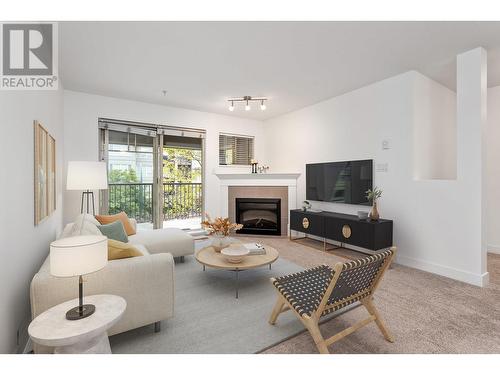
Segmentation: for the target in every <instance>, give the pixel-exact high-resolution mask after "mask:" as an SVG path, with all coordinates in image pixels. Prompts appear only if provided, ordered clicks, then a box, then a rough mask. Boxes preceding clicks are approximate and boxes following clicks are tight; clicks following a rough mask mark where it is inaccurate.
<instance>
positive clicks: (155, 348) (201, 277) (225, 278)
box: [110, 256, 304, 354]
mask: <svg viewBox="0 0 500 375" xmlns="http://www.w3.org/2000/svg"><path fill="white" fill-rule="evenodd" d="M301 269H302V268H301V267H299V266H298V265H296V264H294V263H292V262H289V261H287V260H285V259H281V258H280V259H278V260H277V261H276V262H275V263H274V264H273V265H272V269H271V270H270V269H269V268H268V267H261V268H258V269H254V270H247V271H244V272H240V273H239V279H240V280H239V298H238V299H236V298H235V274H234V272H230V271H224V270H216V269H210V268H208V267H207V269H206V271H203V270H202V266H201V265H200V264H199V263H198V262H197V261H196V260H195V259H194V257H192V256H189V257H186V259H185V263H178V264H176V266H175V308H174V309H175V312H174V317H173V318H171V319H168V320H166V321H164V322H162V327H161V331H160V332H158V333H154V330H153V326H152V325H150V326H147V327H142V328H138V329H135V330H132V331H128V332H124V333H121V334H119V335H115V336H112V337H110V343H111V349H112V351H113V353H138V354H139V353H147V354H149V353H257V352H260V351H262V350H263V349H265V348H268V347H270V346H272V345H274V344H277V343H279V342H281V341H283V340H285V339H286V338H288V337H291V336H294V335H296V334H298V333H299V332H301V331H303V329H304V327H303V326H302V324H301V323H300V322H299V320H298V319H297V318H296V317H295V316H294V314H291V313H288V314H282V315H281V316H280V317H279V320H278V323H277V324H276V325H275V326H271V325H270V324H269V323H268V319H269V315H270V313H271V310H272V308H273V306H274V303H275V298H276V292H275V290H274V288H273V287H272V285H271V283H270V282H269V278H271V277H273V276H274V277H275V276H281V275H285V274H288V273H292V272H297V271H300V270H301Z"/></svg>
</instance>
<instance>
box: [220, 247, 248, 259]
mask: <svg viewBox="0 0 500 375" xmlns="http://www.w3.org/2000/svg"><path fill="white" fill-rule="evenodd" d="M220 253H221V254H222V256H223V257H224V259H226V260H227V261H228V262H229V263H241V262H242V261H243V257H245V256H247V255H248V254H249V253H250V251H249V250H248V249H247V248H246V247H244V246H229V247H226V248H224V249H222V250H221V251H220Z"/></svg>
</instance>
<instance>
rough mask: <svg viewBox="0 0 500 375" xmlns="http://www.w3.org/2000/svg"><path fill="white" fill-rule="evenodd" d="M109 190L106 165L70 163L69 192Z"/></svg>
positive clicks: (67, 182)
mask: <svg viewBox="0 0 500 375" xmlns="http://www.w3.org/2000/svg"><path fill="white" fill-rule="evenodd" d="M107 188H108V174H107V171H106V163H104V162H100V161H70V162H68V177H67V180H66V189H68V190H94V189H95V190H97V189H107Z"/></svg>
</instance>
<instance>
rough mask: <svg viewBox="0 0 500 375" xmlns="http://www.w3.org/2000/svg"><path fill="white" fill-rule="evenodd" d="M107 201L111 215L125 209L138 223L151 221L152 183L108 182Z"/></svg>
mask: <svg viewBox="0 0 500 375" xmlns="http://www.w3.org/2000/svg"><path fill="white" fill-rule="evenodd" d="M108 201H109V210H108V211H109V213H110V214H111V215H113V214H116V213H118V212H121V211H125V212H126V213H127V215H128V217H133V218H134V219H136V220H137V222H138V223H147V222H152V221H153V184H145V183H125V184H115V183H113V184H109V185H108Z"/></svg>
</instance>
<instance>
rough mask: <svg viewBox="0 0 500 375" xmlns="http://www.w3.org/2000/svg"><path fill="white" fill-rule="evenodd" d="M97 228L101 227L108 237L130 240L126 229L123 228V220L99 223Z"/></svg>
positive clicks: (124, 240) (117, 239)
mask: <svg viewBox="0 0 500 375" xmlns="http://www.w3.org/2000/svg"><path fill="white" fill-rule="evenodd" d="M97 228H99V230H100V231H101V233H102V234H103V235H105V236H106V237H108V239H111V240H116V241H121V242H128V237H127V233H125V229H124V228H123V224H122V222H121V221H115V222H113V223H110V224H105V225H98V226H97Z"/></svg>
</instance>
